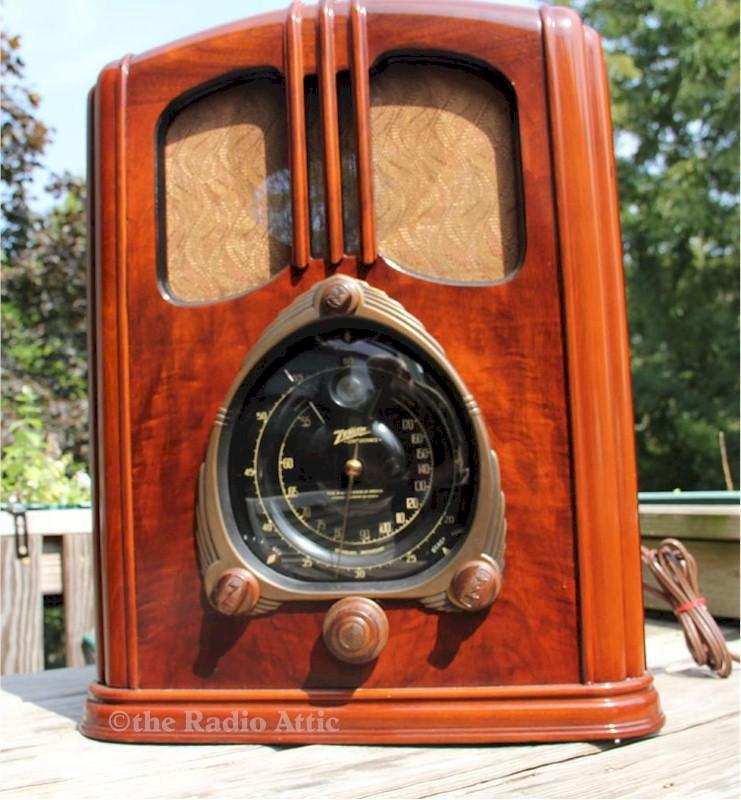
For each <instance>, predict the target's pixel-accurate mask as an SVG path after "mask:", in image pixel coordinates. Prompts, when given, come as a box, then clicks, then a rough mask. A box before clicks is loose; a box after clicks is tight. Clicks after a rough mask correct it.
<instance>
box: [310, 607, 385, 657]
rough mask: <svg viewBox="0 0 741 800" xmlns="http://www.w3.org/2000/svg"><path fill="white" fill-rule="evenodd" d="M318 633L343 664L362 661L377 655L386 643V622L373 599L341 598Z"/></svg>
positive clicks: (331, 609)
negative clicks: (320, 632) (320, 633)
mask: <svg viewBox="0 0 741 800" xmlns="http://www.w3.org/2000/svg"><path fill="white" fill-rule="evenodd" d="M322 636H323V637H324V644H326V645H327V649H328V650H329V652H330V653H332V655H333V656H334V657H335V658H337V659H339V660H340V661H344V662H345V663H347V664H365V663H367V662H368V661H373V660H374V659H375V658H378V656H379V655H380V653H381V650H383V648H384V647H385V646H386V642H387V641H388V638H389V623H388V619H387V618H386V614H385V613H384V610H383V609H382V608H381V606H379V605H378V603H374V602H373V600H369V599H368V598H367V597H343V598H342V600H338V601H337V602H336V603H335V604H334V605H333V606H332V607H331V608H330V609H329V611H328V612H327V616H326V617H325V618H324V626H323V629H322Z"/></svg>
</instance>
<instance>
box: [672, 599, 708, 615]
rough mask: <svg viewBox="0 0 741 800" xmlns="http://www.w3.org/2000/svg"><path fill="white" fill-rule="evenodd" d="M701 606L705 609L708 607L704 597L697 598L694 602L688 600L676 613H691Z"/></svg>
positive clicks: (675, 610) (678, 607)
mask: <svg viewBox="0 0 741 800" xmlns="http://www.w3.org/2000/svg"><path fill="white" fill-rule="evenodd" d="M700 606H702V607H703V608H705V607H707V603H706V602H705V598H704V597H696V598H695V599H694V600H688V601H687V602H686V603H682V605H681V606H677V607H676V608H675V609H674V613H675V614H684V612H685V611H689V610H690V609H692V608H699V607H700Z"/></svg>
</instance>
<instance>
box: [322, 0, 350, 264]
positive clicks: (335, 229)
mask: <svg viewBox="0 0 741 800" xmlns="http://www.w3.org/2000/svg"><path fill="white" fill-rule="evenodd" d="M333 6H334V4H333V1H332V0H322V4H321V7H320V9H319V35H320V43H321V44H320V52H321V72H320V95H321V103H322V123H323V127H324V174H325V180H326V192H325V194H326V208H327V241H328V245H329V260H330V262H331V263H332V264H338V263H339V262H340V261H341V260H342V256H343V254H344V244H343V230H342V171H341V169H342V168H341V164H340V131H339V120H338V117H337V68H336V59H335V42H334V36H335V34H334V27H335V26H334V21H335V15H334V7H333Z"/></svg>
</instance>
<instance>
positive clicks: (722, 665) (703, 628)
mask: <svg viewBox="0 0 741 800" xmlns="http://www.w3.org/2000/svg"><path fill="white" fill-rule="evenodd" d="M641 559H642V561H643V563H644V564H645V565H646V566H647V567H648V569H649V570H650V571H651V573H652V575H653V576H654V577H655V578H656V582H657V583H658V584H659V587H660V588H659V589H655V588H654V587H653V586H647V585H646V584H644V585H643V588H644V590H645V591H647V592H649V593H650V594H653V595H654V596H655V597H659V598H661V599H662V600H664V601H665V602H667V603H668V604H669V605H670V606H671V607H672V611H674V614H675V616H676V617H677V619H678V620H679V622H680V623H681V625H682V630H683V632H684V638H685V641H686V642H687V647H688V649H689V651H690V653H691V654H692V658H694V659H695V662H696V663H697V664H699V665H700V666H704V665H707V666H708V667H709V668H710V669H711V670H712V671H713V672H715V673H716V674H717V675H718V676H720V677H721V678H727V677H728V676H729V675H730V674H731V671H732V670H733V661H734V660H735V661H738V660H739V657H738V656H737V655H735V654H732V653H731V652H730V651H729V649H728V646H727V645H726V640H725V638H724V637H723V634H722V633H721V630H720V628H719V627H718V623H717V622H716V621H715V620H714V619H713V617H712V615H711V613H710V612H709V611H708V609H707V605H706V602H705V598H704V597H703V596H702V595H701V594H700V584H699V581H698V577H697V562H696V561H695V558H694V556H693V555H692V553H690V552H689V551H688V550H687V548H686V547H685V546H684V545H683V544H682V543H681V542H679V541H677V540H676V539H664V540H663V541H662V542H661V544H660V545H659V546H658V547H657V548H656V550H651V549H650V548H648V547H644V546H641Z"/></svg>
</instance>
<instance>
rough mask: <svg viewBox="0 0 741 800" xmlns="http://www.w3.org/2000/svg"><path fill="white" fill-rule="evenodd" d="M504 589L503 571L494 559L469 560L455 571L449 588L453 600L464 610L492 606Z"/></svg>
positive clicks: (475, 609)
mask: <svg viewBox="0 0 741 800" xmlns="http://www.w3.org/2000/svg"><path fill="white" fill-rule="evenodd" d="M501 589H502V573H501V571H500V569H499V567H498V566H497V565H496V563H495V562H493V561H484V560H483V559H476V560H474V561H467V562H466V563H465V564H464V565H463V566H462V567H461V568H460V569H459V570H458V572H456V573H455V577H454V578H453V580H452V581H451V584H450V588H449V589H448V597H449V598H450V600H451V602H452V603H453V604H454V605H456V606H458V608H462V609H463V610H464V611H481V609H483V608H486V607H487V606H490V605H491V604H492V603H493V602H494V601H495V600H496V599H497V595H498V594H499V592H500V591H501Z"/></svg>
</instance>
